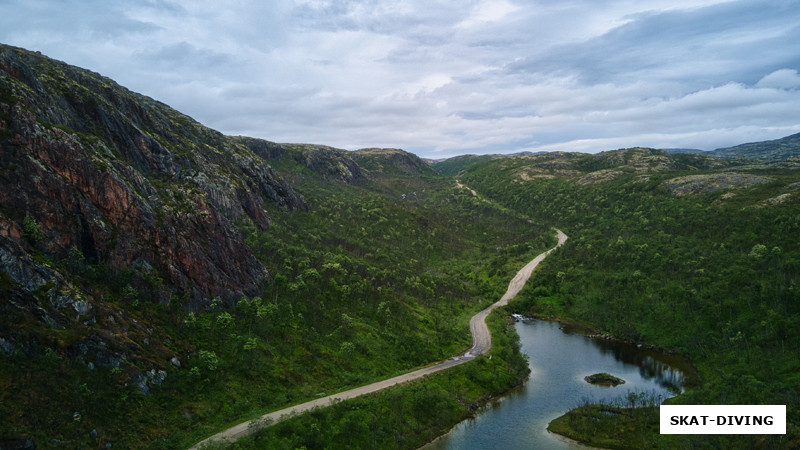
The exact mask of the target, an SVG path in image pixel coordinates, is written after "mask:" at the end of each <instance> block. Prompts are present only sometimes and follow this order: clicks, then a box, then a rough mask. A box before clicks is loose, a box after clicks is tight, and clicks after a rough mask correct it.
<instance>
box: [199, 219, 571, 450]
mask: <svg viewBox="0 0 800 450" xmlns="http://www.w3.org/2000/svg"><path fill="white" fill-rule="evenodd" d="M556 233H557V235H558V244H556V246H555V247H553V248H551V249H550V250H548V251H546V252H544V253H542V254H540V255H539V256H537V257H536V258H534V259H533V260H532V261H531V262H529V263H528V264H526V265H525V267H523V268H522V269H521V270H520V271H519V272H517V274H516V275H515V276H514V278H512V279H511V283H509V285H508V290H506V293H505V294H504V295H503V296H502V297H501V298H500V300H498V301H497V302H496V303H494V304H492V305H491V306H489V307H487V308H486V309H484V310H483V311H481V312H479V313H478V314H475V315H474V316H472V319H470V321H469V328H470V331H471V332H472V347H471V348H470V349H469V350H468V351H467V352H466V353H464V354H462V355H459V356H455V357H453V358H450V359H447V360H444V361H442V362H439V363H437V364H434V365H431V366H427V367H423V368H422V369H418V370H415V371H413V372H409V373H406V374H403V375H398V376H396V377H394V378H389V379H387V380H383V381H378V382H375V383H372V384H368V385H366V386H361V387H357V388H355V389H350V390H349V391H343V392H339V393H338V394H332V395H328V396H327V397H321V398H318V399H316V400H312V401H309V402H306V403H301V404H299V405H294V406H290V407H288V408H284V409H280V410H278V411H273V412H271V413H269V414H264V415H263V416H261V417H260V418H258V419H255V420H251V421H247V422H242V423H240V424H238V425H235V426H233V427H231V428H228V429H227V430H224V431H221V432H219V433H217V434H215V435H213V436H211V437H210V438H207V439H204V440H202V441H200V442H198V443H197V444H195V445H193V446H192V447H191V448H190V450H194V449H199V448H202V446H204V445H206V444H210V443H211V442H212V441H214V442H225V441H228V442H234V441H236V440H237V439H239V438H240V437H242V436H246V435H248V434H252V433H255V432H256V431H258V430H259V429H261V428H264V427H268V426H270V425H272V424H274V423H275V422H278V421H280V420H283V419H286V418H289V417H292V416H294V415H296V414H300V413H303V412H305V411H310V410H312V409H314V408H317V407H324V406H328V405H331V404H333V403H336V402H339V401H342V400H347V399H351V398H355V397H358V396H359V395H364V394H369V393H372V392H376V391H380V390H383V389H386V388H388V387H391V386H395V385H397V384H402V383H406V382H409V381H411V380H416V379H419V378H422V377H424V376H426V375H429V374H432V373H436V372H439V371H442V370H445V369H448V368H450V367H453V366H457V365H459V364H464V363H465V362H467V361H471V360H472V359H474V358H475V357H476V356H479V355H482V354H484V353H486V352H488V351H489V350H490V349H491V348H492V334H491V333H490V332H489V327H487V326H486V317H487V316H488V315H489V313H491V312H492V310H494V309H495V308H497V307H500V306H505V305H506V304H508V301H509V300H510V299H512V298H514V297H515V296H516V295H517V294H518V293H519V291H521V290H522V288H523V287H524V286H525V282H527V281H528V278H530V277H531V274H532V273H533V270H534V269H536V266H538V265H539V263H540V262H542V260H544V259H545V258H546V257H547V255H549V254H550V252H552V251H553V250H555V249H556V248H558V247H559V246H561V244H563V243H564V242H565V241H566V240H567V235H566V234H564V233H563V232H562V231H561V230H556Z"/></svg>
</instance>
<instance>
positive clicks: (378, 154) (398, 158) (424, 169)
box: [351, 148, 433, 174]
mask: <svg viewBox="0 0 800 450" xmlns="http://www.w3.org/2000/svg"><path fill="white" fill-rule="evenodd" d="M351 155H352V157H353V159H354V160H355V161H356V162H357V163H358V164H359V165H360V166H361V167H363V168H364V169H365V170H369V171H373V172H391V171H395V172H399V173H407V174H419V173H432V172H433V170H432V168H431V166H430V165H429V164H427V163H426V162H425V161H423V160H422V159H421V158H420V157H418V156H417V155H414V154H412V153H408V152H406V151H403V150H399V149H395V148H365V149H361V150H356V151H355V152H352V153H351Z"/></svg>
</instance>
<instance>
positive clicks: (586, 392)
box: [424, 320, 684, 450]
mask: <svg viewBox="0 0 800 450" xmlns="http://www.w3.org/2000/svg"><path fill="white" fill-rule="evenodd" d="M560 326H561V324H559V323H556V322H547V321H540V320H536V321H531V322H518V323H517V325H516V328H517V332H518V333H519V336H520V342H521V344H522V351H523V352H524V353H525V354H527V355H528V357H529V358H530V367H531V375H530V379H529V380H528V381H527V382H526V383H525V385H524V386H523V387H521V388H520V389H518V390H515V391H514V392H512V393H511V394H509V395H507V396H505V397H503V398H502V399H500V400H499V401H497V402H495V403H494V404H492V405H490V406H489V407H487V408H486V409H485V410H484V411H482V412H481V413H480V415H478V417H476V418H475V419H470V420H467V421H464V422H461V423H460V424H458V425H457V426H456V427H455V428H453V430H451V432H450V433H448V434H447V435H445V436H443V437H442V438H440V439H438V440H437V441H435V442H433V443H431V444H429V445H427V446H425V447H424V448H425V449H428V450H434V449H435V450H439V449H495V448H496V449H515V448H516V449H532V448H533V449H537V448H542V449H559V448H561V449H566V448H583V447H581V446H579V445H577V444H574V443H569V442H567V441H566V440H565V439H563V438H561V437H559V436H557V435H553V434H551V433H549V432H548V431H547V424H548V423H549V422H550V421H551V420H553V419H555V418H556V417H558V416H561V415H562V414H564V413H565V412H567V411H569V410H570V409H572V408H575V407H577V406H580V405H581V404H583V403H585V402H586V401H590V402H598V401H604V402H605V401H617V402H621V403H624V404H627V402H628V394H629V393H631V392H633V393H637V394H638V393H641V392H645V393H647V394H648V396H649V395H652V396H655V397H656V398H659V397H660V398H661V399H662V401H663V399H666V398H668V397H672V396H674V395H675V394H674V393H673V392H672V391H671V390H670V388H672V389H675V388H677V389H680V386H682V384H683V377H684V374H683V372H682V371H680V370H679V369H677V368H675V367H674V366H672V365H670V364H669V363H667V361H668V360H667V359H666V357H662V355H659V354H657V353H654V352H651V351H647V350H642V349H639V348H637V347H636V346H633V345H627V344H621V343H617V342H609V341H603V340H597V339H591V338H588V337H586V336H583V335H581V334H571V333H566V332H564V331H562V330H561V329H559V327H560ZM598 372H608V373H610V374H611V375H614V376H616V377H619V378H622V379H623V380H625V384H622V385H619V386H617V387H603V386H597V385H591V384H589V383H587V382H586V381H584V379H583V377H585V376H587V375H592V374H594V373H598Z"/></svg>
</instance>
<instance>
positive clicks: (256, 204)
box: [0, 46, 305, 302]
mask: <svg viewBox="0 0 800 450" xmlns="http://www.w3.org/2000/svg"><path fill="white" fill-rule="evenodd" d="M0 144H1V146H0V152H1V153H0V157H1V158H2V160H3V165H2V167H1V168H0V179H2V183H3V189H2V191H0V235H1V236H2V238H0V239H2V240H1V241H0V251H2V255H3V259H2V261H3V263H2V264H3V266H2V270H3V271H5V272H6V273H7V274H8V275H9V276H10V277H11V278H12V279H13V280H14V281H15V282H16V283H17V284H18V285H19V286H22V287H23V288H24V289H26V290H32V289H36V288H39V287H41V286H42V285H45V284H47V282H45V280H44V279H43V280H42V282H41V283H36V282H33V284H31V283H32V281H31V279H30V278H29V277H26V276H25V274H24V271H23V270H22V269H21V267H22V266H25V265H26V264H27V265H30V264H32V263H33V260H35V259H36V258H34V257H33V255H34V254H36V253H40V254H41V256H44V258H45V259H49V260H52V261H61V260H69V258H70V255H71V256H72V257H73V259H75V258H77V259H81V258H83V260H84V262H85V263H87V264H92V265H103V266H104V267H107V268H108V269H109V270H110V272H111V273H116V272H120V271H124V272H125V273H127V274H129V276H130V278H131V285H132V286H133V287H134V288H137V290H139V291H142V292H146V293H147V294H148V295H150V296H151V297H153V298H154V299H155V300H157V301H162V302H163V301H166V300H167V299H168V298H169V296H170V295H172V294H174V293H176V292H181V293H184V294H187V295H188V296H189V297H190V298H192V299H194V300H196V301H201V300H202V299H207V298H210V297H214V296H221V297H223V298H234V297H236V296H237V295H240V294H242V293H253V292H255V289H256V287H257V285H258V283H259V282H260V281H262V280H264V279H265V278H267V277H268V276H269V275H268V273H267V271H266V270H265V269H264V267H263V266H262V265H261V264H260V263H259V262H258V261H256V259H255V258H254V257H253V256H252V255H251V254H250V252H249V251H248V249H247V248H246V246H245V245H244V243H243V239H242V236H241V235H240V233H239V232H238V231H237V229H236V228H235V227H234V223H236V222H237V221H250V222H252V223H254V224H255V225H257V226H258V227H262V228H264V227H268V226H269V223H270V216H269V210H270V209H271V208H288V209H302V208H304V207H305V205H304V202H303V200H302V199H301V198H300V197H299V196H298V195H297V194H295V193H294V191H293V190H292V188H291V187H290V186H289V185H288V184H287V183H285V182H284V181H283V180H282V179H281V178H280V177H279V176H277V175H276V174H275V172H274V171H273V170H272V169H271V168H270V167H269V166H268V165H267V163H266V162H267V161H268V160H269V159H272V158H274V157H277V156H280V153H281V150H280V147H279V146H277V145H275V144H272V143H268V142H265V141H259V140H256V139H243V138H228V137H226V136H223V135H222V134H220V133H218V132H216V131H213V130H210V129H208V128H205V127H203V126H202V125H200V124H199V123H197V122H195V121H194V120H192V119H191V118H189V117H187V116H185V115H182V114H180V113H178V112H177V111H175V110H173V109H171V108H169V107H168V106H166V105H164V104H162V103H159V102H157V101H154V100H152V99H150V98H147V97H144V96H141V95H138V94H135V93H133V92H130V91H128V90H127V89H125V88H122V87H120V86H119V85H117V84H116V83H114V82H113V81H111V80H109V79H107V78H104V77H102V76H100V75H97V74H95V73H92V72H89V71H86V70H82V69H79V68H76V67H72V66H69V65H66V64H63V63H60V62H57V61H54V60H51V59H49V58H46V57H44V56H41V55H39V54H37V53H33V52H28V51H25V50H22V49H17V48H13V47H8V46H2V47H0ZM24 223H27V224H28V228H36V230H35V231H34V230H33V229H29V230H28V231H29V232H33V233H34V234H37V235H38V238H35V239H24V237H25V236H24ZM52 270H54V271H58V270H57V268H54V269H52ZM45 278H47V277H45ZM148 280H149V282H148ZM157 280H161V282H160V283H159V282H157ZM51 281H52V280H51ZM154 281H155V282H156V283H155V284H160V286H153V284H154ZM56 284H58V283H56ZM155 288H158V289H155Z"/></svg>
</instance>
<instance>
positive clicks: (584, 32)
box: [0, 0, 800, 158]
mask: <svg viewBox="0 0 800 450" xmlns="http://www.w3.org/2000/svg"><path fill="white" fill-rule="evenodd" d="M0 42H1V43H4V44H9V45H15V46H18V47H23V48H26V49H28V50H36V51H40V52H42V53H43V54H45V55H47V56H50V57H51V58H55V59H58V60H61V61H64V62H67V63H69V64H72V65H76V66H79V67H83V68H87V69H90V70H93V71H95V72H98V73H100V74H102V75H105V76H108V77H110V78H112V79H113V80H115V81H116V82H118V83H119V84H121V85H123V86H125V87H127V88H129V89H131V90H133V91H135V92H139V93H142V94H144V95H147V96H150V97H152V98H155V99H156V100H159V101H162V102H164V103H166V104H168V105H170V106H171V107H173V108H175V109H177V110H179V111H181V112H182V113H184V114H187V115H189V116H191V117H192V118H194V119H195V120H197V121H199V122H201V123H202V124H204V125H206V126H208V127H211V128H214V129H216V130H219V131H221V132H222V133H225V134H228V135H245V136H252V137H259V138H263V139H267V140H270V141H275V142H292V143H312V144H323V145H330V146H333V147H337V148H343V149H349V150H354V149H358V148H367V147H390V148H402V149H404V150H407V151H410V152H413V153H415V154H417V155H419V156H423V157H428V158H444V157H449V156H455V155H460V154H487V153H516V152H521V151H532V152H537V151H578V152H589V153H595V152H599V151H604V150H612V149H617V148H626V147H634V146H643V147H655V148H697V149H703V150H712V149H715V148H720V147H727V146H732V145H737V144H741V143H745V142H754V141H762V140H769V139H777V138H780V137H783V136H787V135H790V134H795V133H798V132H800V73H799V72H800V46H798V42H800V0H770V1H764V0H741V1H720V0H459V1H446V0H409V1H378V0H272V1H270V0H229V1H220V0H192V1H172V0H125V1H122V0H0Z"/></svg>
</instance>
